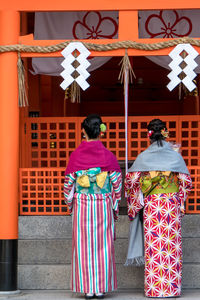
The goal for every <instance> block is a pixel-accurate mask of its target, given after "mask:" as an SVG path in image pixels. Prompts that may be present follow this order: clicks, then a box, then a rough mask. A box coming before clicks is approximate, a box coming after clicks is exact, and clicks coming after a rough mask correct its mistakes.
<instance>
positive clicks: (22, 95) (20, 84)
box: [17, 53, 28, 107]
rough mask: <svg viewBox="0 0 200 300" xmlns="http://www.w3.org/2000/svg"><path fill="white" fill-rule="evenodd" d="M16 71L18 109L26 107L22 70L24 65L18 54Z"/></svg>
mask: <svg viewBox="0 0 200 300" xmlns="http://www.w3.org/2000/svg"><path fill="white" fill-rule="evenodd" d="M17 70H18V89H19V96H18V103H19V107H25V106H28V97H27V94H26V82H25V69H24V65H23V62H22V59H21V56H20V53H18V61H17Z"/></svg>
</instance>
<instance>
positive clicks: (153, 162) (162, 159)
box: [128, 141, 189, 175]
mask: <svg viewBox="0 0 200 300" xmlns="http://www.w3.org/2000/svg"><path fill="white" fill-rule="evenodd" d="M137 171H139V172H147V171H171V172H177V173H184V174H188V175H189V171H188V169H187V167H186V164H185V161H184V159H183V158H182V156H181V155H180V154H179V153H178V152H176V151H175V150H173V148H172V146H171V145H170V143H167V142H165V141H163V147H161V146H158V145H157V142H154V143H153V144H151V145H150V146H149V147H148V148H147V149H146V150H145V151H144V152H142V153H140V154H139V155H138V157H137V158H136V160H135V162H134V163H133V165H132V166H131V167H130V169H129V170H128V172H137Z"/></svg>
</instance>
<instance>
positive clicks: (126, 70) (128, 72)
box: [118, 50, 136, 173]
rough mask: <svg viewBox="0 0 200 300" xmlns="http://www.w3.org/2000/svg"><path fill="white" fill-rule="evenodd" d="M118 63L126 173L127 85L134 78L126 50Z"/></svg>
mask: <svg viewBox="0 0 200 300" xmlns="http://www.w3.org/2000/svg"><path fill="white" fill-rule="evenodd" d="M120 64H122V66H121V70H120V73H119V77H118V79H119V80H120V81H121V83H122V82H124V110H125V144H126V153H125V172H126V173H127V171H128V86H129V81H131V83H132V82H133V77H134V78H136V76H135V74H134V72H133V69H132V66H131V63H130V60H129V57H128V53H127V50H126V52H125V55H124V57H123V58H122V60H121V62H120Z"/></svg>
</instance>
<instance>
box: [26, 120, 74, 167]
mask: <svg viewBox="0 0 200 300" xmlns="http://www.w3.org/2000/svg"><path fill="white" fill-rule="evenodd" d="M25 125H26V133H25V138H26V145H27V150H28V153H29V156H28V157H27V163H26V164H25V166H28V167H44V168H46V167H47V168H50V167H52V168H56V167H65V166H66V162H67V161H68V160H69V155H70V154H71V152H73V151H74V150H75V149H76V147H77V146H78V145H79V141H80V136H79V135H80V128H79V120H78V121H77V120H76V118H30V119H26V123H25ZM26 155H27V154H26ZM26 155H25V156H26ZM23 166H24V165H23Z"/></svg>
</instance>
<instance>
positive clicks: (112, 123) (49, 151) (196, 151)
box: [21, 116, 200, 168]
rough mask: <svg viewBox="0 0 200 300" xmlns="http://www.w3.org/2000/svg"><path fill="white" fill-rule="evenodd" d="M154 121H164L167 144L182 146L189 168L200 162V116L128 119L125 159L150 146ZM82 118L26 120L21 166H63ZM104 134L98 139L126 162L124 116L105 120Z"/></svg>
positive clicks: (77, 138) (77, 136)
mask: <svg viewBox="0 0 200 300" xmlns="http://www.w3.org/2000/svg"><path fill="white" fill-rule="evenodd" d="M153 118H160V119H162V120H163V121H165V122H166V125H167V128H168V129H169V136H170V137H169V141H172V142H176V143H180V144H181V151H182V152H181V153H182V155H183V157H184V159H185V161H186V164H187V165H189V166H196V165H199V163H200V142H199V130H200V116H158V117H155V116H153V117H150V116H147V117H133V116H132V117H129V120H128V159H129V160H130V161H133V160H135V158H136V157H137V155H138V154H139V153H140V152H141V151H143V150H145V149H146V147H147V146H148V145H149V139H148V137H147V124H148V123H149V122H150V120H152V119H153ZM82 121H83V118H82V117H81V118H80V117H77V118H26V119H25V120H24V129H25V130H24V129H23V130H24V132H23V134H22V147H21V148H22V152H21V162H22V163H21V166H22V167H45V168H46V167H48V168H49V167H52V168H55V167H66V165H67V162H68V160H69V155H70V153H71V152H72V151H74V149H75V148H76V147H78V145H79V144H80V143H81V140H82V139H83V136H82V135H81V122H82ZM103 121H104V122H105V123H106V125H107V131H106V133H105V135H104V137H103V138H102V139H101V140H102V142H103V143H104V145H105V146H106V147H107V148H108V149H109V150H111V151H112V152H113V153H114V154H115V155H116V156H117V159H118V160H125V123H124V118H123V117H104V118H103Z"/></svg>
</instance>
